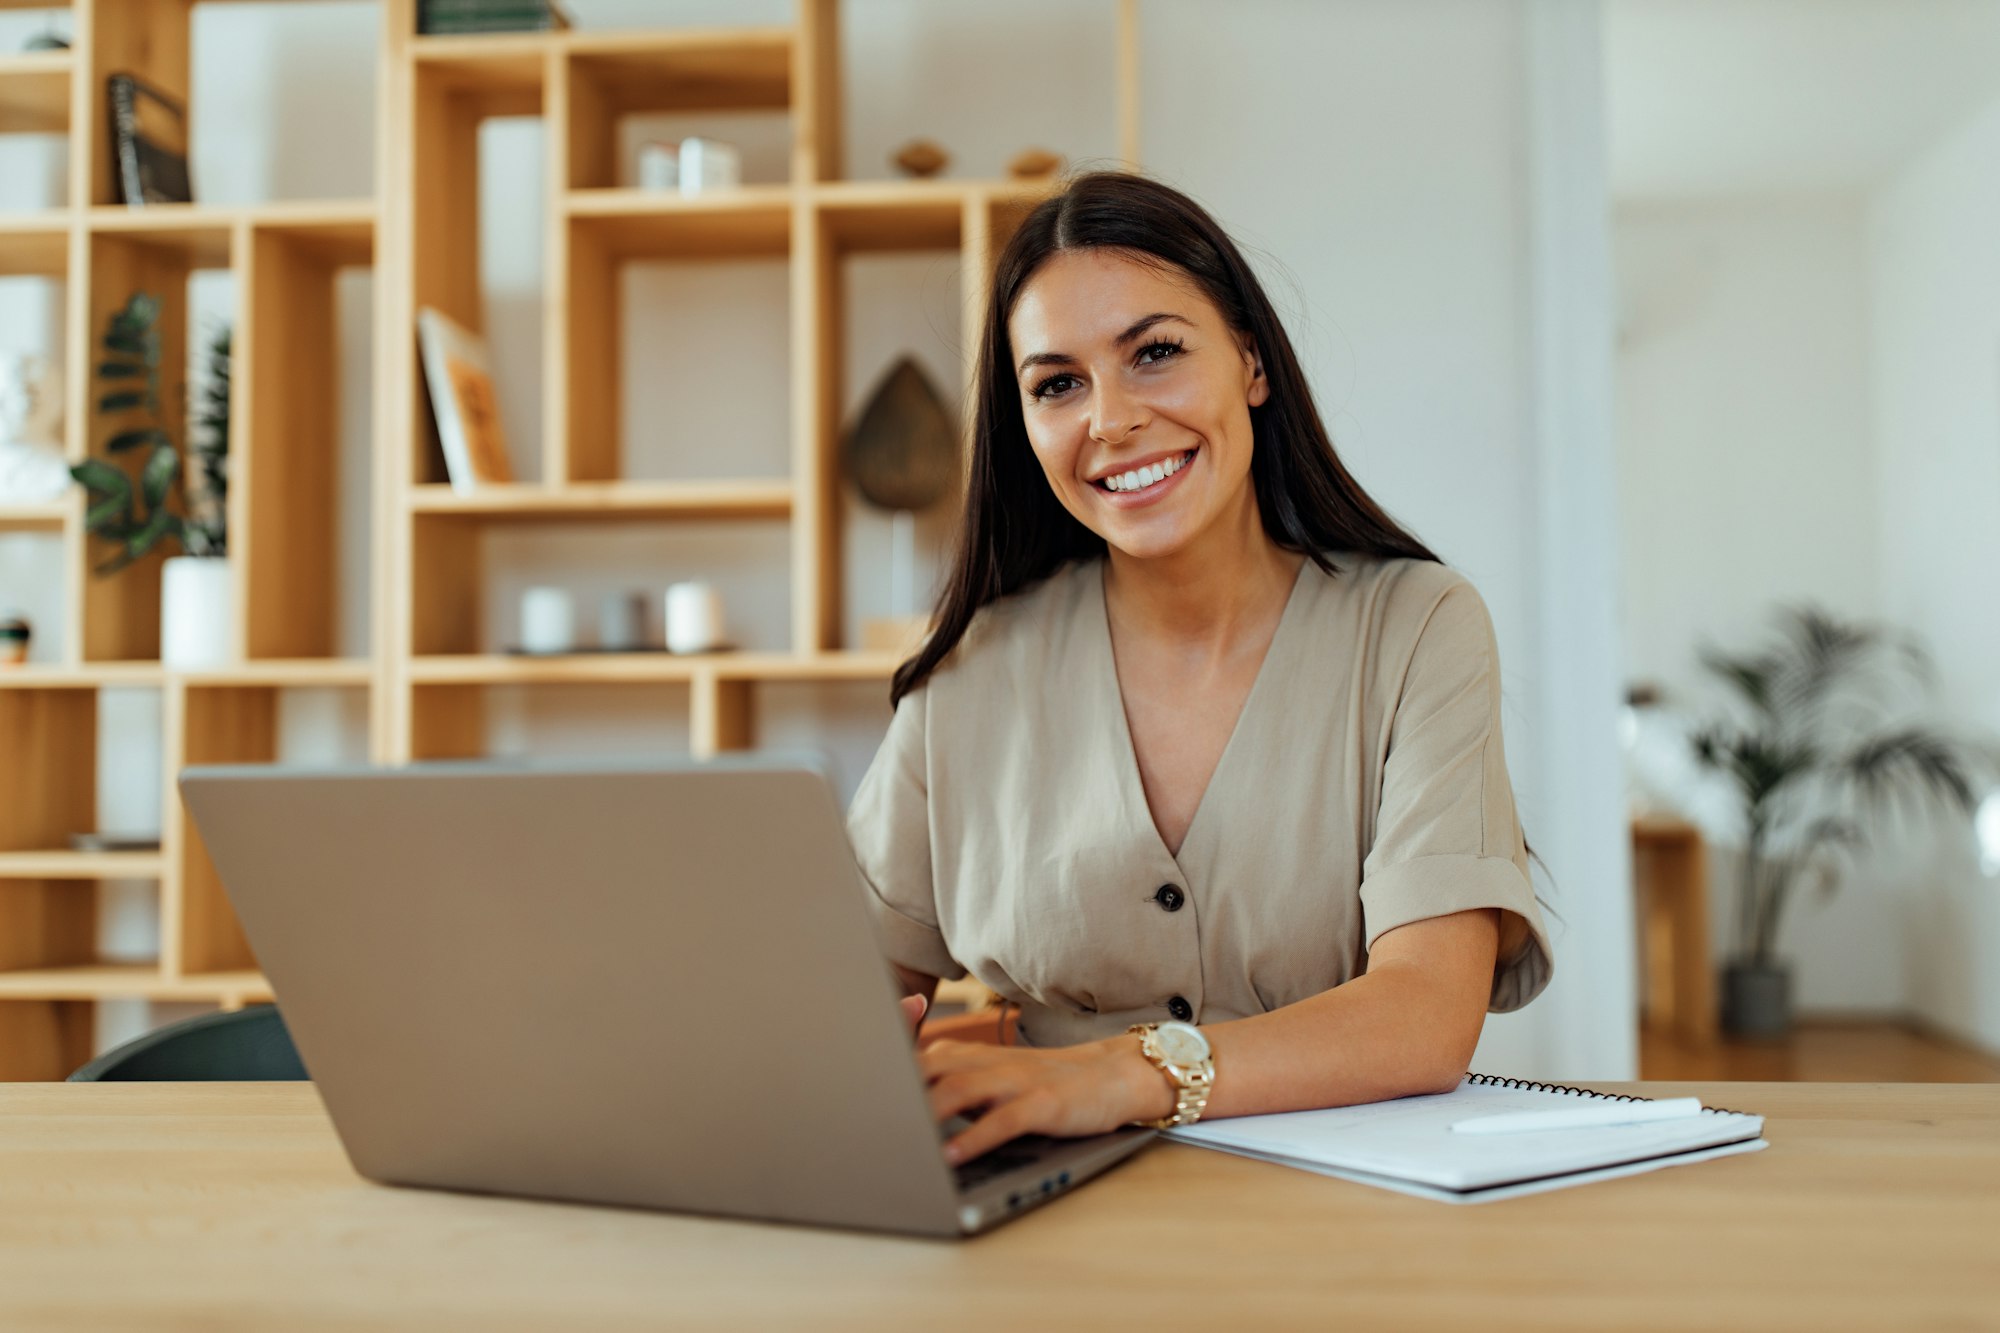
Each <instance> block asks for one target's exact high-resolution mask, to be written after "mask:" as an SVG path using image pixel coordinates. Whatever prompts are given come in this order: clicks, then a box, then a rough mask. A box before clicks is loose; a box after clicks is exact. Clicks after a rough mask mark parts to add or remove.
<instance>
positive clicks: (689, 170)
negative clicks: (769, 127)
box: [678, 137, 743, 194]
mask: <svg viewBox="0 0 2000 1333" xmlns="http://www.w3.org/2000/svg"><path fill="white" fill-rule="evenodd" d="M678 159H679V163H680V166H679V172H680V189H681V193H682V194H702V193H704V192H706V191H709V190H733V189H735V188H736V187H737V186H739V185H741V184H742V183H743V154H742V153H741V152H739V151H738V150H737V147H736V145H735V144H732V143H724V142H723V141H722V140H720V139H702V138H696V137H690V138H686V139H683V140H681V146H680V152H679V154H678Z"/></svg>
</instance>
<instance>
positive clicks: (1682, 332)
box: [1614, 193, 1904, 1013]
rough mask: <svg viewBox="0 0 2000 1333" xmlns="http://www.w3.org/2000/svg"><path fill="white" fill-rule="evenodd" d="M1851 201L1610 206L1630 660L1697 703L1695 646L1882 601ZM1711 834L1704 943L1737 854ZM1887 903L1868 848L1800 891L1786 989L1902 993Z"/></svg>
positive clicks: (1857, 199) (1734, 645) (1716, 929)
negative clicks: (1820, 890)
mask: <svg viewBox="0 0 2000 1333" xmlns="http://www.w3.org/2000/svg"><path fill="white" fill-rule="evenodd" d="M1865 220H1866V219H1865V209H1864V201H1863V199H1862V198H1861V196H1860V195H1859V194H1857V193H1845V194H1839V193H1836V194H1818V195H1804V196H1754V195H1753V196H1732V197H1723V198H1672V199H1653V200H1646V199H1641V200H1636V201H1628V202H1625V203H1622V204H1621V205H1620V206H1619V208H1618V210H1617V213H1616V222H1615V227H1614V236H1615V241H1616V247H1617V255H1618V260H1617V267H1618V286H1619V316H1620V318H1619V350H1618V362H1617V364H1618V411H1617V419H1618V432H1617V433H1618V470H1619V489H1620V499H1619V512H1620V515H1621V519H1622V527H1623V532H1624V549H1623V568H1624V607H1623V612H1624V614H1623V620H1624V636H1625V659H1626V670H1627V673H1628V676H1629V677H1630V678H1631V679H1633V680H1645V681H1651V682H1654V683H1656V684H1658V685H1660V686H1662V687H1663V688H1664V690H1665V691H1666V694H1667V697H1668V700H1669V702H1670V704H1671V705H1672V706H1675V707H1682V708H1687V709H1689V710H1691V711H1692V712H1693V713H1694V714H1695V715H1697V716H1709V715H1712V713H1711V711H1710V710H1712V709H1714V708H1715V707H1716V706H1717V704H1718V701H1719V700H1720V699H1721V698H1723V697H1724V695H1723V691H1721V690H1720V689H1719V688H1718V687H1717V685H1716V684H1715V683H1714V682H1713V680H1712V678H1711V677H1710V675H1709V673H1707V672H1705V671H1703V670H1702V669H1701V668H1700V666H1699V665H1698V659H1697V656H1696V650H1697V648H1698V647H1699V646H1700V645H1701V644H1703V643H1711V644H1715V645H1717V646H1720V647H1723V648H1725V649H1728V650H1739V649H1743V648H1750V647H1755V646H1758V645H1760V644H1761V643H1763V642H1764V641H1765V639H1766V638H1767V636H1768V635H1769V634H1770V632H1771V628H1770V626H1771V619H1770V618H1771V613H1772V611H1773V610H1774V608H1776V607H1777V606H1779V605H1781V604H1786V603H1790V602H1793V601H1797V600H1811V601H1814V602H1817V603H1819V604H1820V605H1822V606H1825V607H1826V608H1827V609H1829V610H1830V611H1832V612H1833V613H1835V614H1837V615H1841V616H1848V617H1864V618H1874V617H1876V616H1877V615H1879V614H1880V612H1881V610H1882V586H1881V585H1882V560H1883V541H1882V538H1881V533H1880V526H1881V524H1880V519H1879V517H1878V514H1877V481H1876V467H1875V443H1874V414H1873V410H1872V401H1873V394H1872V392H1871V388H1870V384H1869V373H1868V367H1869V358H1870V346H1869V328H1870V323H1869V308H1868V307H1869V298H1868V291H1867V288H1868V243H1867V235H1866V227H1865ZM1715 832H1718V831H1717V830H1711V833H1715ZM1717 841H1718V842H1720V841H1721V840H1720V839H1718V840H1717ZM1712 851H1713V858H1712V865H1711V876H1710V882H1711V886H1712V888H1711V908H1710V914H1709V916H1710V927H1711V935H1712V937H1713V945H1714V950H1715V954H1714V956H1715V957H1716V958H1717V959H1721V958H1724V957H1727V956H1728V952H1729V951H1730V950H1731V949H1732V948H1733V944H1734V925H1735V911H1734V904H1735V902H1736V866H1737V861H1738V857H1737V855H1736V852H1735V850H1734V848H1733V846H1731V845H1717V846H1715V847H1714V848H1712ZM1901 910H1902V905H1901V894H1900V893H1899V890H1898V887H1897V885H1896V883H1895V882H1894V879H1893V877H1891V878H1885V876H1884V874H1883V872H1882V870H1881V868H1880V867H1878V866H1875V865H1873V864H1872V863H1871V864H1866V865H1862V866H1860V867H1858V868H1857V871H1856V873H1855V874H1854V875H1853V876H1851V877H1850V878H1848V879H1847V880H1846V881H1845V882H1843V883H1842V884H1841V885H1840V887H1839V888H1838V890H1837V891H1836V892H1835V893H1834V894H1833V895H1832V896H1831V897H1829V898H1825V899H1823V900H1822V899H1820V898H1818V897H1814V896H1807V895H1803V894H1802V895H1799V896H1798V897H1797V899H1796V900H1795V902H1794V904H1793V905H1792V907H1791V908H1790V909H1789V910H1788V912H1787V919H1786V921H1785V922H1784V925H1783V930H1782V932H1781V935H1780V939H1779V945H1780V948H1781V950H1782V951H1783V952H1784V953H1785V954H1786V955H1787V956H1789V957H1790V958H1791V959H1792V961H1793V963H1794V965H1795V968H1796V971H1795V979H1794V985H1795V987H1796V990H1795V992H1794V994H1795V999H1796V1002H1797V1004H1798V1007H1799V1008H1800V1009H1801V1010H1808V1011H1821V1012H1826V1011H1839V1012H1843V1013H1892V1012H1897V1011H1900V1010H1901V1009H1902V1008H1903V1005H1904V976H1903V959H1902V954H1901V950H1900V949H1897V948H1894V947H1885V941H1893V940H1895V939H1896V938H1897V935H1898V932H1899V930H1900V926H1899V920H1900V913H1901Z"/></svg>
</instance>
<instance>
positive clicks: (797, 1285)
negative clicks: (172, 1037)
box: [0, 1083, 2000, 1333]
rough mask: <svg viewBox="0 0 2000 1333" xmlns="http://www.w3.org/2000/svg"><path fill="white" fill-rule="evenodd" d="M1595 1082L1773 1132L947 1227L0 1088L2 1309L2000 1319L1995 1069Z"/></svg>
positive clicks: (1266, 1181) (1189, 1168) (1153, 1184)
mask: <svg viewBox="0 0 2000 1333" xmlns="http://www.w3.org/2000/svg"><path fill="white" fill-rule="evenodd" d="M1593 1086H1596V1087H1599V1088H1603V1089H1606V1090H1612V1091H1617V1090H1621V1089H1622V1090H1625V1091H1631V1090H1635V1089H1642V1090H1643V1091H1644V1092H1645V1093H1646V1094H1648V1095H1654V1096H1673V1095H1675V1094H1677V1093H1688V1092H1693V1093H1697V1094H1699V1095H1701V1096H1702V1097H1703V1098H1704V1099H1705V1100H1711V1101H1713V1102H1715V1103H1718V1104H1720V1105H1723V1106H1728V1107H1733V1108H1737V1109H1743V1110H1752V1111H1759V1112H1761V1113H1763V1114H1764V1115H1765V1117H1766V1127H1765V1134H1766V1137H1767V1138H1769V1139H1770V1141H1771V1146H1770V1147H1769V1148H1767V1149H1765V1150H1764V1151H1763V1152H1759V1153H1753V1154H1750V1155H1748V1156H1744V1157H1735V1158H1726V1159H1723V1160H1720V1161H1714V1162H1707V1163H1700V1164H1696V1165H1692V1166H1685V1167H1675V1168H1671V1169H1668V1170H1664V1171H1659V1172H1655V1173H1652V1174H1649V1175H1643V1176H1636V1177H1631V1178H1628V1179H1624V1180H1614V1181H1607V1182H1603V1183H1600V1184H1594V1185H1586V1186H1581V1187H1578V1188H1575V1189H1571V1190H1564V1191H1559V1192H1557V1193H1553V1194H1544V1195H1537V1196H1534V1197H1531V1198H1525V1199H1515V1200H1508V1201H1502V1202H1498V1203H1489V1204H1477V1205H1471V1206H1454V1205H1450V1204H1443V1203H1432V1202H1430V1201H1427V1200H1422V1199H1414V1198H1409V1197H1406V1196H1404V1195H1400V1194H1393V1193H1389V1192H1387V1191H1383V1190H1376V1189H1370V1188H1368V1187H1366V1186H1362V1185H1354V1184H1349V1183H1347V1182H1345V1181H1339V1180H1333V1179H1329V1178H1325V1177H1320V1176H1314V1175H1311V1174H1309V1173H1306V1172H1302V1171H1294V1170H1290V1169H1287V1168H1285V1167H1279V1166H1271V1165H1267V1164H1265V1163H1261V1162H1253V1161H1250V1160H1247V1159H1244V1158H1238V1157H1230V1156H1227V1155H1225V1154H1222V1153H1216V1152H1211V1151H1208V1150H1206V1149H1201V1148H1192V1147H1187V1146H1184V1145H1181V1144H1167V1143H1162V1144H1156V1145H1154V1146H1152V1147H1149V1148H1147V1149H1146V1150H1145V1151H1143V1152H1141V1153H1140V1154H1139V1156H1138V1157H1136V1158H1134V1159H1133V1160H1131V1161H1129V1162H1126V1163H1124V1164H1122V1165H1121V1166H1119V1167H1117V1168H1115V1169H1114V1170H1113V1171H1112V1172H1111V1173H1110V1174H1108V1175H1106V1176H1105V1177H1103V1178H1102V1179H1100V1180H1097V1181H1093V1182H1091V1183H1090V1184H1089V1185H1086V1186H1085V1187H1084V1188H1082V1189H1080V1190H1079V1191H1078V1192H1077V1193H1076V1194H1074V1195H1072V1196H1070V1197H1068V1198H1066V1199H1063V1200H1060V1201H1058V1202H1057V1203H1055V1204H1053V1205H1050V1206H1049V1207H1046V1208H1043V1209H1041V1210H1039V1211H1037V1212H1034V1213H1030V1214H1028V1215H1026V1216H1024V1217H1022V1218H1021V1219H1019V1220H1017V1221H1015V1222H1012V1223H1009V1224H1008V1225H1006V1226H1004V1227H1002V1228H1000V1229H999V1230H998V1231H996V1232H994V1233H992V1234H990V1235H987V1236H983V1237H980V1238H978V1239H975V1240H971V1241H965V1242H956V1243H955V1242H951V1241H927V1240H916V1239H902V1238H899V1237H893V1236H877V1235H863V1234H857V1233H847V1232H837V1231H821V1230H816V1229H811V1228H805V1227H791V1226H782V1225H775V1224H764V1223H751V1222H736V1221H722V1220H713V1219H705V1218H694V1217H683V1216H675V1215H672V1214H663V1213H647V1212H640V1211H631V1210H615V1209H600V1208H589V1207H581V1206H576V1205H569V1204H551V1203H537V1202H530V1201H524V1200H514V1199H497V1198H482V1197H476V1196H461V1195H450V1194H442V1193H436V1192H432V1191H426V1190H406V1189H391V1188H386V1187H383V1186H378V1185H373V1184H369V1183H368V1182H366V1181H363V1180H361V1179H360V1178H359V1177H357V1176H355V1175H354V1174H353V1173H352V1172H351V1171H350V1170H349V1168H348V1165H347V1161H346V1158H345V1157H344V1156H343V1155H342V1153H341V1150H340V1147H339V1145H338V1143H337V1142H336V1141H335V1139H334V1136H333V1131H332V1127H331V1125H330V1124H329V1123H328V1121H327V1119H326V1116H325V1114H324V1112H323V1110H322V1108H321V1104H320V1101H319V1098H318V1096H317V1094H316V1093H315V1092H314V1090H313V1088H312V1087H311V1086H310V1085H308V1084H167V1085H157V1084H156V1085H144V1084H117V1083H109V1084H95V1085H85V1084H74V1085H69V1084H11V1085H5V1086H0V1328H6V1329H9V1330H14V1329H41V1328H56V1329H79V1330H83V1329H88V1330H92V1331H93V1333H95V1331H96V1330H100V1329H107V1328H118V1329H138V1328H176V1329H192V1328H200V1329H205V1330H206V1329H229V1328H243V1329H285V1330H300V1329H318V1328H335V1327H340V1328H349V1327H354V1326H357V1325H360V1324H364V1323H365V1324H366V1326H368V1327H370V1328H378V1327H391V1326H394V1327H410V1328H425V1329H432V1328H446V1327H464V1328H480V1329H529V1328H535V1329H543V1328H549V1329H553V1328H561V1329H575V1328H585V1327H635V1326H647V1327H656V1328H659V1327H669V1326H671V1327H677V1328H678V1327H694V1326H699V1327H701V1328H742V1329H758V1330H767V1329H793V1328H797V1329H815V1330H817V1329H830V1328H837V1329H856V1330H866V1331H867V1333H883V1331H884V1330H890V1329H922V1330H927V1331H929V1333H942V1331H943V1330H947V1329H949V1330H971V1329H988V1328H991V1329H1007V1330H1010V1333H1013V1331H1016V1330H1020V1329H1024V1328H1031V1329H1038V1330H1039V1329H1043V1328H1065V1327H1071V1328H1096V1329H1102V1328H1114V1327H1115V1328H1199V1327H1208V1326H1215V1327H1218V1328H1221V1329H1224V1330H1228V1329H1259V1330H1262V1329H1268V1328H1278V1327H1295V1328H1314V1329H1326V1328H1341V1327H1347V1328H1357V1327H1358V1328H1369V1329H1375V1328H1390V1327H1395V1328H1415V1329H1427V1330H1437V1329H1456V1328H1464V1329H1480V1330H1482V1331H1484V1330H1491V1329H1501V1328H1506V1329H1512V1328H1520V1329H1534V1330H1546V1329H1550V1328H1578V1329H1593V1330H1600V1329H1606V1328H1613V1327H1615V1328H1619V1329H1636V1328H1661V1329H1668V1328H1671V1329H1687V1328H1694V1327H1713V1328H1727V1329H1749V1328H1755V1329H1760V1330H1761V1329H1776V1328H1799V1329H1825V1328H1833V1327H1839V1328H1854V1327H1870V1328H1882V1327H1896V1328H1909V1327H1916V1326H1940V1325H1949V1326H1950V1327H1954V1328H1973V1327H1979V1328H1993V1327H1996V1326H2000V1264H1996V1263H1995V1261H1994V1241H1995V1238H1996V1237H2000V1085H1978V1084H1902V1085H1895V1084H1780V1083H1735V1084H1666V1083H1656V1084H1622V1085H1621V1084H1596V1085H1593Z"/></svg>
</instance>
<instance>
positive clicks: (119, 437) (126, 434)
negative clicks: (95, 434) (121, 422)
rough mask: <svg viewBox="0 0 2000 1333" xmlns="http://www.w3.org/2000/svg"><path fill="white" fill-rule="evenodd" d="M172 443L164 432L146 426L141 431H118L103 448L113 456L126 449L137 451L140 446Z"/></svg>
mask: <svg viewBox="0 0 2000 1333" xmlns="http://www.w3.org/2000/svg"><path fill="white" fill-rule="evenodd" d="M172 443H173V441H172V440H171V439H170V438H168V436H167V433H166V432H165V431H163V430H156V429H154V428H153V427H150V426H148V427H146V428H145V429H143V430H127V431H120V432H119V433H118V434H116V435H114V436H112V437H111V438H110V440H108V441H106V443H105V445H104V447H105V448H106V449H107V450H109V451H110V452H112V453H114V454H122V453H124V452H125V451H126V450H127V449H137V448H138V447H139V446H140V445H142V444H162V445H171V444H172Z"/></svg>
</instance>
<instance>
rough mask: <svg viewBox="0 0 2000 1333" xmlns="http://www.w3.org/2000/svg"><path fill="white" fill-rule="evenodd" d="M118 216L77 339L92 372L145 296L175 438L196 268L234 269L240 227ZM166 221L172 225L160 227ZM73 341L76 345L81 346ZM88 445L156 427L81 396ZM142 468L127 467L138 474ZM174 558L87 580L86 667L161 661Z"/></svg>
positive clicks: (184, 216)
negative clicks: (124, 311)
mask: <svg viewBox="0 0 2000 1333" xmlns="http://www.w3.org/2000/svg"><path fill="white" fill-rule="evenodd" d="M106 211H107V212H108V213H109V214H110V215H111V216H110V217H107V218H105V219H103V222H104V223H105V224H107V225H104V226H99V225H98V220H97V219H93V222H92V231H91V236H90V246H89V251H90V269H91V271H90V275H89V280H90V287H89V290H90V300H89V307H90V309H89V317H88V323H87V325H86V326H85V328H84V329H82V330H78V331H76V333H77V334H78V335H79V337H80V340H81V341H82V343H83V345H84V346H85V347H87V348H89V356H88V358H87V360H88V362H89V364H95V361H96V358H97V354H98V351H99V349H100V347H101V340H102V338H103V335H104V329H105V327H106V326H107V324H108V323H109V322H110V319H111V316H112V315H113V313H115V312H116V311H118V310H119V309H121V308H122V307H123V306H124V304H125V302H126V300H127V299H128V298H129V297H130V296H131V295H132V294H133V293H134V292H138V291H147V292H151V293H152V294H153V295H155V296H156V297H157V298H158V299H159V302H160V313H159V319H158V325H157V327H158V330H159V337H160V367H161V373H160V398H161V401H162V402H163V403H165V404H167V405H168V412H169V420H168V423H167V424H168V429H169V430H173V431H176V432H177V438H179V435H178V431H179V427H180V423H179V422H177V421H175V420H173V417H172V411H173V409H172V405H173V404H175V403H180V402H184V401H185V400H186V394H187V364H188V354H187V347H188V332H189V330H188V279H189V277H190V276H191V274H192V273H193V272H194V270H196V269H199V268H215V267H221V268H227V267H229V266H230V263H231V260H232V257H233V256H234V251H235V236H236V233H237V230H238V228H237V226H236V225H235V223H234V222H233V221H231V220H230V219H229V218H228V216H227V215H226V214H222V213H218V212H217V211H215V210H205V209H202V208H200V207H199V206H196V205H186V204H163V205H159V206H157V207H156V208H152V209H132V210H129V215H128V211H127V210H121V209H111V210H106ZM160 214H169V215H171V216H169V217H167V218H166V219H164V220H163V219H162V218H161V217H160V216H158V215H160ZM77 340H78V338H73V339H72V341H73V342H75V341H77ZM84 401H85V403H86V407H87V410H86V412H85V416H84V422H85V439H86V441H87V447H88V450H89V453H90V454H91V456H93V457H98V458H105V457H107V455H105V454H104V452H103V447H104V442H105V441H106V440H107V439H109V438H110V437H111V436H112V435H114V434H116V433H118V432H119V431H123V430H129V429H136V428H138V427H141V426H150V425H152V424H153V423H152V420H151V418H150V417H148V416H146V415H145V414H144V413H143V412H142V411H140V410H138V409H130V410H127V411H123V412H115V413H110V414H106V413H103V412H101V411H99V410H98V409H97V395H96V394H95V393H86V394H85V395H84ZM139 461H140V460H138V459H133V460H132V461H131V462H129V463H127V464H125V465H126V466H127V467H128V468H129V469H130V470H131V471H132V472H133V474H134V479H135V484H136V471H137V466H138V463H139ZM79 549H80V551H81V556H82V558H85V559H87V560H88V561H89V563H90V564H91V565H92V566H93V567H94V566H95V565H97V564H98V563H100V562H101V561H102V560H103V559H104V557H105V555H106V554H107V553H108V550H109V548H108V546H107V544H106V543H104V542H103V541H101V540H99V539H96V538H92V539H91V540H90V541H89V542H88V543H87V544H83V545H80V547H79ZM166 555H167V548H166V547H165V546H164V545H163V546H162V547H161V548H158V549H155V551H154V552H153V553H152V554H151V555H149V556H147V557H146V558H145V559H143V560H140V561H137V562H135V563H134V564H132V565H129V566H127V567H126V568H125V569H122V570H120V571H118V572H117V573H116V574H112V575H109V576H99V575H98V574H96V573H95V572H91V573H88V574H86V575H84V577H83V579H82V602H83V610H82V614H81V616H80V617H78V620H79V621H80V623H81V625H82V644H83V652H82V656H83V660H84V661H86V662H92V663H95V662H116V661H157V659H158V658H159V655H160V566H161V564H162V563H163V562H164V561H165V559H166Z"/></svg>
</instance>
